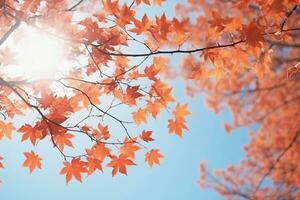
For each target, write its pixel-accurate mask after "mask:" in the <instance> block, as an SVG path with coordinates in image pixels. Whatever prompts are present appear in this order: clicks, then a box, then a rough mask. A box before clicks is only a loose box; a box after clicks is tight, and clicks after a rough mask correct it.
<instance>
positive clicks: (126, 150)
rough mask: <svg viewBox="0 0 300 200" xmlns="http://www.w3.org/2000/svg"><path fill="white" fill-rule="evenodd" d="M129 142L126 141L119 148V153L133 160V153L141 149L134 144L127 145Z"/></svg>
mask: <svg viewBox="0 0 300 200" xmlns="http://www.w3.org/2000/svg"><path fill="white" fill-rule="evenodd" d="M129 141H130V140H128V139H126V140H125V141H124V145H123V146H122V147H121V148H120V153H121V154H123V155H126V156H128V157H129V158H132V159H134V158H135V152H136V151H138V150H140V149H141V147H139V146H138V145H136V144H135V143H134V142H131V143H129Z"/></svg>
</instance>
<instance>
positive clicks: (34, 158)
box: [23, 151, 42, 173]
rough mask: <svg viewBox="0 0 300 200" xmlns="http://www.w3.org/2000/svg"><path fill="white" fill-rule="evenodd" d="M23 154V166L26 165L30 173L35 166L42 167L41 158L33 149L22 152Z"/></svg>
mask: <svg viewBox="0 0 300 200" xmlns="http://www.w3.org/2000/svg"><path fill="white" fill-rule="evenodd" d="M24 156H25V157H26V160H25V161H24V162H23V167H28V169H29V171H30V173H32V172H33V170H35V168H39V169H42V165H41V160H42V159H41V158H40V157H39V156H38V155H37V154H35V153H34V152H33V151H31V152H24Z"/></svg>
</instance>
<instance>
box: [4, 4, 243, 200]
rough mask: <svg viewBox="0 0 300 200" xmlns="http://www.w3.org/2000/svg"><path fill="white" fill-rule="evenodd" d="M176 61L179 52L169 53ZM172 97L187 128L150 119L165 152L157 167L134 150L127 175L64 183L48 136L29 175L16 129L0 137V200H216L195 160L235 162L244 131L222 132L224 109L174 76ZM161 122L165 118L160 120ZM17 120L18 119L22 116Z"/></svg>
mask: <svg viewBox="0 0 300 200" xmlns="http://www.w3.org/2000/svg"><path fill="white" fill-rule="evenodd" d="M174 3H175V1H168V2H167V4H166V5H165V6H164V7H163V8H157V9H156V10H154V11H153V10H151V14H152V15H154V14H155V13H163V12H166V13H167V15H168V16H169V17H170V16H172V9H171V8H172V7H173V5H174ZM139 12H140V14H142V13H149V12H150V9H149V7H148V8H147V7H145V8H144V9H141V10H140V11H139ZM170 58H171V60H172V61H173V63H174V62H176V61H177V60H178V57H176V56H173V57H170ZM173 85H174V86H175V87H174V88H175V90H174V92H175V97H177V99H179V100H180V101H182V102H188V103H189V107H190V110H191V111H192V113H193V114H192V115H191V116H189V117H188V119H187V120H188V126H189V129H190V131H189V132H185V134H184V137H183V139H180V138H178V137H177V136H175V135H169V134H168V130H167V124H166V122H167V119H168V117H169V116H168V115H167V114H163V115H162V116H160V117H159V118H158V120H151V121H150V122H149V125H148V127H149V128H150V129H152V130H153V131H154V132H155V133H156V137H155V138H156V141H155V147H156V148H160V149H161V152H162V153H163V154H164V156H165V157H164V159H163V160H162V161H161V166H158V167H157V166H155V167H154V168H152V169H151V168H149V167H148V166H147V165H146V164H145V163H144V161H143V155H142V154H138V156H137V157H138V158H137V161H136V163H137V164H138V165H137V166H134V167H130V168H129V170H128V175H127V176H125V175H117V176H116V177H114V178H112V177H111V171H110V169H108V168H105V169H104V173H99V172H97V173H95V174H93V175H91V176H90V177H87V178H84V180H83V183H79V182H77V181H72V182H71V183H70V184H69V185H66V183H65V177H64V176H61V175H59V171H60V169H61V167H62V157H61V155H60V154H59V152H57V151H56V150H55V149H53V148H52V146H51V144H50V143H49V141H48V140H46V141H42V142H40V143H39V145H38V146H37V147H35V150H36V151H37V152H38V153H39V155H40V156H41V157H42V158H43V162H42V164H43V170H36V171H34V172H33V173H32V174H30V173H29V172H28V170H27V169H25V168H23V167H21V165H22V162H23V159H24V157H23V154H22V152H23V151H28V150H31V149H32V147H31V145H29V144H28V143H21V142H20V140H21V139H20V134H18V133H15V134H14V135H13V139H12V140H11V141H9V140H7V139H4V140H2V141H0V152H1V155H2V156H3V157H5V162H4V164H5V169H2V170H1V171H0V179H1V180H2V181H3V184H1V185H0V194H1V199H4V200H41V199H43V200H53V199H65V200H69V199H70V200H71V199H72V200H81V199H110V200H117V199H122V200H127V199H128V200H135V199H144V200H148V199H149V200H150V199H151V200H152V199H157V200H161V199H172V200H184V199H205V200H214V199H221V197H219V196H218V195H217V194H215V193H214V192H212V191H210V190H202V189H200V188H199V186H198V185H197V179H198V177H199V171H198V167H199V163H200V162H201V161H206V163H207V165H208V167H209V168H222V167H225V166H227V165H228V164H231V163H237V162H238V161H239V160H240V159H241V158H242V156H243V155H244V154H243V150H242V145H243V144H245V143H247V133H246V132H245V131H243V130H240V131H235V132H233V133H232V134H227V133H225V132H224V130H223V122H225V121H230V119H231V116H230V114H229V113H228V112H223V113H221V114H220V115H217V116H216V115H215V114H214V113H212V112H211V111H210V110H209V109H208V108H206V107H205V104H204V101H203V98H202V97H200V96H198V97H196V98H194V99H189V98H187V97H185V96H184V95H182V94H184V91H183V86H182V84H181V82H180V81H174V82H173ZM162 122H164V123H162ZM17 123H19V124H21V123H22V122H21V121H18V122H17Z"/></svg>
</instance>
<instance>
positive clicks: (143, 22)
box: [130, 14, 152, 35]
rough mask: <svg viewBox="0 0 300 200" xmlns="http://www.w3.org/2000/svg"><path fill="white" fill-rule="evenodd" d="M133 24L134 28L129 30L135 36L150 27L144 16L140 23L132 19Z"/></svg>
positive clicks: (146, 17) (149, 22)
mask: <svg viewBox="0 0 300 200" xmlns="http://www.w3.org/2000/svg"><path fill="white" fill-rule="evenodd" d="M133 22H134V25H135V28H133V29H131V30H130V31H131V32H133V33H136V34H137V35H140V34H142V33H143V32H146V31H148V30H149V29H150V28H151V26H152V22H151V21H150V20H149V19H148V16H147V15H146V14H145V15H144V16H143V18H142V20H141V21H139V20H137V19H134V20H133Z"/></svg>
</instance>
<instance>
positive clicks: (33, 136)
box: [18, 124, 42, 145]
mask: <svg viewBox="0 0 300 200" xmlns="http://www.w3.org/2000/svg"><path fill="white" fill-rule="evenodd" d="M18 131H20V132H21V133H23V136H22V139H21V141H22V142H23V141H25V140H27V139H28V138H29V139H30V142H31V143H32V144H33V145H35V143H36V141H37V140H38V139H40V138H41V137H42V132H41V131H40V130H39V129H36V128H33V127H32V126H31V125H30V124H25V125H23V126H22V127H21V128H20V129H19V130H18Z"/></svg>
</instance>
